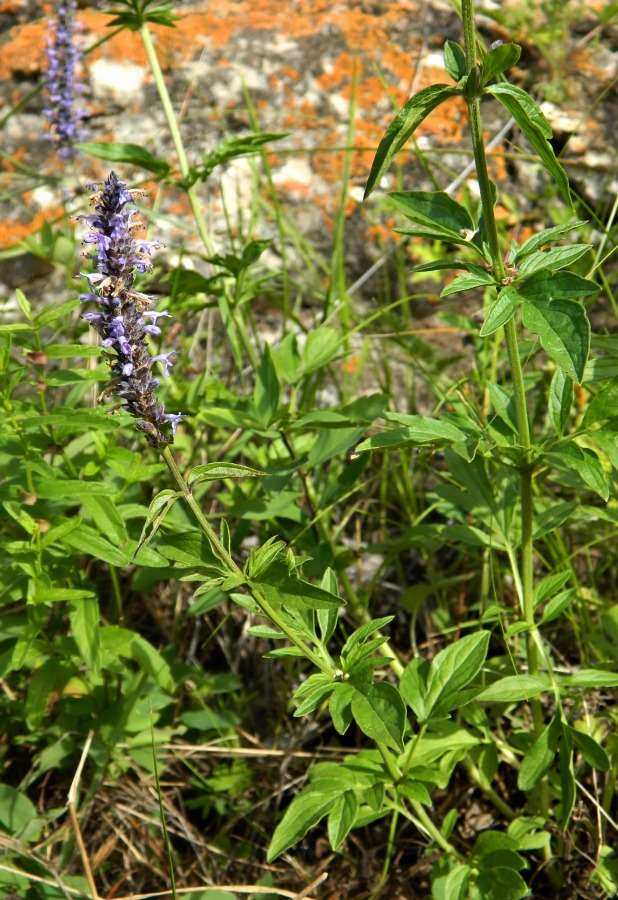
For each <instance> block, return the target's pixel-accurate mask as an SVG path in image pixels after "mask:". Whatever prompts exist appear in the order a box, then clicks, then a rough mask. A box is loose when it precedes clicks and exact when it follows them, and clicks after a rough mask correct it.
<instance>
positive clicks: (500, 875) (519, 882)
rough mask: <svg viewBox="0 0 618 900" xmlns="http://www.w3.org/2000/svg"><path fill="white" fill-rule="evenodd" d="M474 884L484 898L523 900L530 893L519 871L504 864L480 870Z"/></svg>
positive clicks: (488, 899) (477, 892)
mask: <svg viewBox="0 0 618 900" xmlns="http://www.w3.org/2000/svg"><path fill="white" fill-rule="evenodd" d="M474 884H475V888H476V896H477V897H482V898H483V900H521V898H522V897H528V896H529V895H530V889H529V888H528V885H527V884H526V882H525V881H524V879H523V878H522V877H521V875H520V874H519V872H515V871H514V870H513V869H510V868H506V867H502V866H496V867H495V868H492V869H489V870H488V871H483V872H479V874H478V875H477V877H476V880H475V882H474Z"/></svg>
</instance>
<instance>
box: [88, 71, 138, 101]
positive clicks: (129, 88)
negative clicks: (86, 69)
mask: <svg viewBox="0 0 618 900" xmlns="http://www.w3.org/2000/svg"><path fill="white" fill-rule="evenodd" d="M145 78H146V69H145V67H144V66H138V65H137V64H136V63H131V62H121V63H120V62H112V61H111V60H109V59H98V60H97V61H96V62H94V63H93V64H92V66H91V79H92V84H93V88H94V94H95V97H97V99H107V98H109V95H110V94H111V96H112V98H113V99H114V101H115V102H116V103H118V105H119V106H124V107H126V106H130V105H131V104H132V103H140V102H141V100H142V85H143V84H144V80H145Z"/></svg>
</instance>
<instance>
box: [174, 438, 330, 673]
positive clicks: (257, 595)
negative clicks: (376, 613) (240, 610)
mask: <svg viewBox="0 0 618 900" xmlns="http://www.w3.org/2000/svg"><path fill="white" fill-rule="evenodd" d="M161 455H162V457H163V459H164V460H165V462H166V464H167V467H168V469H169V470H170V472H171V474H172V477H173V479H174V481H175V482H176V484H177V486H178V489H179V491H180V493H181V494H182V496H183V499H184V501H185V503H186V504H187V505H188V506H189V508H190V509H191V512H192V513H193V515H194V516H195V518H196V520H197V523H198V525H199V526H200V528H201V529H202V531H203V532H204V534H205V535H206V538H207V539H208V541H209V542H210V544H211V546H212V548H213V550H214V552H215V553H216V554H217V556H218V557H219V559H220V560H221V562H222V563H223V564H224V565H225V566H226V568H227V569H228V571H229V573H230V574H231V575H239V576H241V577H242V578H243V579H244V574H243V571H242V569H241V568H240V566H238V565H237V563H236V562H235V560H234V558H233V557H232V556H231V555H230V553H229V552H228V550H227V548H226V547H225V545H224V544H223V543H222V542H221V540H220V539H219V537H218V536H217V533H216V532H215V530H214V528H213V527H212V525H211V524H210V522H209V521H208V519H207V518H206V516H205V515H204V513H203V512H202V510H201V508H200V505H199V503H198V502H197V500H196V499H195V497H194V496H193V494H192V493H191V489H190V488H189V486H188V484H187V483H186V481H185V480H184V478H183V477H182V474H181V472H180V469H179V468H178V466H177V464H176V460H175V459H174V457H173V456H172V452H171V450H170V448H169V447H164V448H163V449H162V450H161ZM245 584H246V586H247V590H248V591H249V593H250V594H251V596H252V597H253V599H254V600H255V602H256V603H257V605H258V606H259V607H260V609H261V610H262V613H263V614H264V615H265V616H266V618H267V619H270V621H271V622H272V623H273V624H274V625H276V626H277V628H279V630H280V631H282V632H283V633H284V634H285V635H286V637H287V638H288V640H290V641H291V642H292V643H293V644H294V646H295V647H298V649H299V650H301V651H302V654H303V656H304V657H306V658H307V659H308V660H310V662H312V663H313V665H314V666H316V667H317V668H318V669H319V670H320V671H321V672H324V673H325V674H327V675H332V674H333V672H334V667H333V666H331V665H330V664H329V663H328V662H327V661H326V659H323V658H322V657H321V656H319V655H318V654H317V653H315V652H314V651H313V650H312V649H311V648H310V647H308V646H307V645H306V644H305V643H304V642H303V641H302V640H301V639H300V638H299V637H298V636H297V635H296V634H295V633H294V631H293V630H292V629H291V628H290V627H289V626H288V624H287V623H286V622H285V620H284V619H283V618H282V617H281V616H280V615H279V613H278V612H277V610H276V609H275V608H274V607H273V606H272V605H271V604H270V603H269V602H268V600H267V599H266V597H264V595H263V594H262V592H261V591H260V590H259V589H258V588H257V587H256V586H255V585H252V584H250V583H248V582H247V581H246V580H245Z"/></svg>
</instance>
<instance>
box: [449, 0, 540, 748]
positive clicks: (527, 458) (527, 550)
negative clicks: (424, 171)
mask: <svg viewBox="0 0 618 900" xmlns="http://www.w3.org/2000/svg"><path fill="white" fill-rule="evenodd" d="M462 15H463V26H464V39H465V54H466V64H467V70H468V73H470V72H471V71H472V70H473V69H474V68H475V66H476V38H475V31H474V2H473V0H463V3H462ZM467 103H468V111H469V116H470V131H471V135H472V148H473V152H474V161H475V164H476V174H477V179H478V183H479V190H480V194H481V204H482V207H483V214H484V217H485V224H486V232H487V243H488V245H489V251H490V254H491V261H492V265H493V270H494V275H495V277H496V280H497V281H498V282H500V283H502V282H503V281H504V279H505V277H506V269H505V266H504V262H503V260H502V255H501V252H500V242H499V239H498V230H497V228H496V219H495V216H494V204H493V198H492V192H491V182H490V180H489V173H488V170H487V158H486V155H485V146H484V144H483V124H482V119H481V98H480V96H473V97H470V98H468V99H467ZM504 335H505V339H506V346H507V352H508V357H509V365H510V370H511V380H512V384H513V401H514V404H515V418H516V422H517V432H518V437H519V445H520V448H521V451H522V453H521V460H520V469H519V471H520V497H521V521H522V546H521V594H522V596H521V602H522V610H523V616H524V619H525V621H526V624H527V625H528V629H529V630H528V634H527V642H526V649H527V658H528V671H529V672H530V674H531V675H536V674H538V671H539V657H538V652H537V644H536V640H535V638H536V636H535V634H534V633H533V632H534V630H535V622H534V597H533V591H534V582H533V558H534V556H533V554H534V546H533V540H532V534H533V513H534V510H533V498H532V458H531V457H532V454H531V449H532V447H531V442H530V424H529V419H528V409H527V405H526V390H525V385H524V376H523V371H522V366H521V359H520V357H519V347H518V344H517V329H516V327H515V320H514V319H510V321H509V322H507V324H506V325H505V326H504ZM531 706H532V710H533V716H534V724H535V732H536V734H537V736H538V735H539V734H540V732H541V730H542V728H543V715H542V710H541V707H540V703H539V701H538V698H535V700H534V701H533V702H532V704H531Z"/></svg>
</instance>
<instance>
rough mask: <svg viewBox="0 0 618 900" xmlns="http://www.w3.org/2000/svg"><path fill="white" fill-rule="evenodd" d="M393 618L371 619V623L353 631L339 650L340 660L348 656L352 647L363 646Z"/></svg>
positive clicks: (366, 623)
mask: <svg viewBox="0 0 618 900" xmlns="http://www.w3.org/2000/svg"><path fill="white" fill-rule="evenodd" d="M394 618H395V616H383V617H382V618H380V619H371V621H369V622H365V624H364V625H361V626H360V627H359V628H357V629H356V631H353V632H352V634H351V635H350V637H349V638H348V639H347V641H346V642H345V644H344V645H343V647H342V648H341V657H342V659H345V658H346V657H347V656H349V654H350V653H351V651H352V650H353V649H354V647H358V646H359V645H361V644H364V643H365V641H366V640H367V638H368V637H370V635H372V634H375V632H376V631H379V630H380V629H381V628H384V626H385V625H390V623H391V622H392V621H393V619H394Z"/></svg>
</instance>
